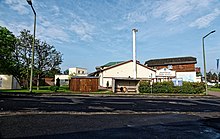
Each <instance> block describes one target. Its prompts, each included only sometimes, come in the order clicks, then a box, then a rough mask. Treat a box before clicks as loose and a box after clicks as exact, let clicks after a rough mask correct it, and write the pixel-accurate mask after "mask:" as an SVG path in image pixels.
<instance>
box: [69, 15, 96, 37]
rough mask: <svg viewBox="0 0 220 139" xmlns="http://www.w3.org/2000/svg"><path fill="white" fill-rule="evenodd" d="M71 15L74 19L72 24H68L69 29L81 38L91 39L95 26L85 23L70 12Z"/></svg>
mask: <svg viewBox="0 0 220 139" xmlns="http://www.w3.org/2000/svg"><path fill="white" fill-rule="evenodd" d="M72 17H73V19H74V20H73V23H72V25H71V26H70V30H71V31H73V32H75V33H76V34H77V35H78V36H79V37H80V39H81V40H83V41H91V40H92V35H93V34H94V29H95V27H94V26H93V25H91V24H89V23H87V22H86V21H84V20H83V19H81V18H80V17H79V16H77V15H74V14H72Z"/></svg>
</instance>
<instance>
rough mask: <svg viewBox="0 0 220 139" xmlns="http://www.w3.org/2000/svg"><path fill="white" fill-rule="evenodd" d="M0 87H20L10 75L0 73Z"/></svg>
mask: <svg viewBox="0 0 220 139" xmlns="http://www.w3.org/2000/svg"><path fill="white" fill-rule="evenodd" d="M0 89H21V87H20V85H19V83H18V82H17V80H16V79H15V78H14V77H13V76H12V75H0Z"/></svg>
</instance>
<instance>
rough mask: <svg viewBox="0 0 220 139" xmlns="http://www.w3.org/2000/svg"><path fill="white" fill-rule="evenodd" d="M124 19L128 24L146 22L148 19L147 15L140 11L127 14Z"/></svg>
mask: <svg viewBox="0 0 220 139" xmlns="http://www.w3.org/2000/svg"><path fill="white" fill-rule="evenodd" d="M126 18H127V19H128V21H130V22H146V21H147V19H148V17H147V14H146V13H145V12H141V11H134V12H131V13H128V15H127V17H126Z"/></svg>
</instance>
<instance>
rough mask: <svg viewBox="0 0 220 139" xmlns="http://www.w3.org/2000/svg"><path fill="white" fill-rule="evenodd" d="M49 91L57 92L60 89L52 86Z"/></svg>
mask: <svg viewBox="0 0 220 139" xmlns="http://www.w3.org/2000/svg"><path fill="white" fill-rule="evenodd" d="M49 90H50V91H54V92H57V90H59V87H58V86H50V87H49Z"/></svg>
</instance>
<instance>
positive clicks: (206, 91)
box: [202, 30, 215, 95]
mask: <svg viewBox="0 0 220 139" xmlns="http://www.w3.org/2000/svg"><path fill="white" fill-rule="evenodd" d="M214 32H215V30H213V31H211V32H209V33H208V34H206V35H205V36H204V37H202V50H203V62H204V77H205V94H206V95H207V94H208V87H207V77H206V60H205V46H204V45H205V44H204V40H205V38H206V37H207V36H209V35H210V34H212V33H214Z"/></svg>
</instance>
